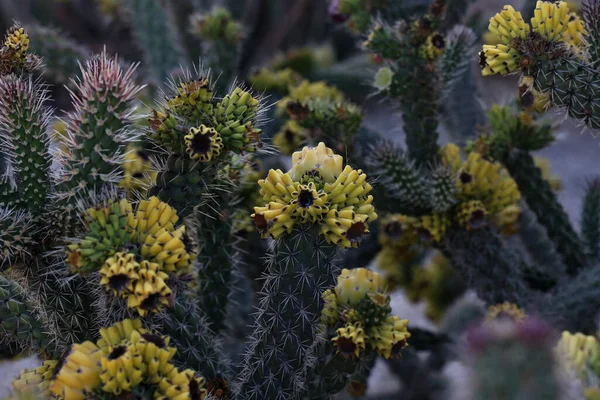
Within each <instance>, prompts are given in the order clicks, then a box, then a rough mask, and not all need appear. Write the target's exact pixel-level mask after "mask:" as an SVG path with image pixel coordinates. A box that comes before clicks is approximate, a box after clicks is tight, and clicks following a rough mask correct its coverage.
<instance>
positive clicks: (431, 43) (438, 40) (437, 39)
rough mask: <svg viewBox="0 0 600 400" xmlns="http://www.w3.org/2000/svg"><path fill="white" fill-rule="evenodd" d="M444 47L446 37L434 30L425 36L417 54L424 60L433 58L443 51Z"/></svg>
mask: <svg viewBox="0 0 600 400" xmlns="http://www.w3.org/2000/svg"><path fill="white" fill-rule="evenodd" d="M445 48H446V39H445V38H444V36H443V35H442V34H441V33H439V32H435V33H432V34H431V35H429V36H428V37H427V40H426V41H425V44H424V45H422V46H421V48H420V49H419V55H420V56H421V58H424V59H426V60H435V59H436V58H438V57H439V56H440V55H442V54H443V53H444V49H445Z"/></svg>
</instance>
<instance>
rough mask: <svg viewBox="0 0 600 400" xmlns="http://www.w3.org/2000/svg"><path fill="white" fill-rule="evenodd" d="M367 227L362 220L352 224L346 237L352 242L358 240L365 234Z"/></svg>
mask: <svg viewBox="0 0 600 400" xmlns="http://www.w3.org/2000/svg"><path fill="white" fill-rule="evenodd" d="M366 230H367V227H366V226H365V224H363V223H362V222H357V223H355V224H352V225H351V226H350V228H349V229H348V231H347V232H346V238H347V239H348V240H349V241H351V242H357V241H359V240H360V239H362V237H363V236H364V235H365V231H366Z"/></svg>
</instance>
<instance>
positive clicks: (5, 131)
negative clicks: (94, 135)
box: [0, 75, 52, 216]
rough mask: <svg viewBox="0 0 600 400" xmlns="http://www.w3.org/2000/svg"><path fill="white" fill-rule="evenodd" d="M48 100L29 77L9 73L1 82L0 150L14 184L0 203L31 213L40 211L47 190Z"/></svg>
mask: <svg viewBox="0 0 600 400" xmlns="http://www.w3.org/2000/svg"><path fill="white" fill-rule="evenodd" d="M47 100H48V94H47V89H46V87H45V86H44V85H42V84H40V83H39V82H36V81H34V80H33V78H32V77H31V76H29V77H23V78H19V77H17V76H15V75H8V76H6V77H4V78H3V79H2V80H1V81H0V132H1V133H0V151H1V152H2V153H4V155H5V157H7V159H8V160H10V166H11V168H12V170H13V172H14V176H13V179H14V181H15V184H16V186H17V187H16V193H13V194H9V198H5V199H3V201H2V202H3V203H5V204H6V205H14V206H17V207H19V208H22V209H25V210H28V211H29V212H30V213H31V214H32V216H39V214H40V213H41V212H42V211H43V208H44V205H45V204H46V199H47V197H48V191H49V189H50V180H49V172H50V171H49V170H50V164H51V159H50V154H49V151H48V150H49V141H50V138H49V136H48V132H47V130H48V125H49V122H50V114H51V112H52V110H51V109H50V108H49V107H47V105H46V104H45V103H46V102H47ZM11 197H12V200H10V198H11ZM7 203H8V204H7Z"/></svg>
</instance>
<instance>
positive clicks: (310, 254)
mask: <svg viewBox="0 0 600 400" xmlns="http://www.w3.org/2000/svg"><path fill="white" fill-rule="evenodd" d="M292 164H293V166H292V169H291V170H290V171H289V172H287V173H283V172H282V171H281V170H270V171H269V174H268V176H267V178H266V179H264V180H260V181H259V184H260V186H261V194H262V195H263V200H264V202H265V206H257V207H255V208H254V214H253V219H254V223H255V225H256V227H257V229H258V230H259V231H260V233H261V235H262V236H263V237H272V238H273V239H275V242H274V243H273V244H272V247H271V249H270V250H269V258H268V264H267V268H268V269H267V276H266V281H265V283H264V286H263V289H262V292H261V301H260V306H259V312H258V314H257V317H256V324H255V328H254V334H253V336H252V342H251V345H250V348H249V350H248V354H247V356H246V359H245V361H244V369H243V371H242V372H241V376H240V381H239V383H238V387H237V389H236V391H237V393H239V394H241V395H243V396H245V398H249V399H265V398H267V399H284V398H285V399H291V398H298V399H299V398H302V396H303V395H304V393H305V391H306V390H307V386H306V384H307V382H306V369H307V368H310V367H311V366H312V365H314V363H315V361H316V360H315V358H314V357H315V356H314V355H312V354H311V353H310V349H311V346H312V344H313V342H314V341H315V339H316V337H317V334H318V332H319V320H320V318H321V311H322V309H323V306H324V302H323V300H322V299H321V293H323V292H324V291H325V290H327V289H329V288H331V287H332V286H333V284H334V281H335V276H336V273H337V270H338V267H337V265H336V262H337V259H338V256H339V249H338V248H339V247H342V248H345V247H357V246H358V245H359V243H360V241H361V240H362V238H363V237H364V236H365V235H366V234H368V233H369V231H368V223H369V222H371V221H373V220H375V219H376V218H377V214H376V213H375V211H374V208H373V206H372V205H371V203H372V201H373V197H372V196H371V195H369V194H368V193H369V192H370V191H371V185H369V184H368V183H367V182H366V178H367V176H366V175H365V174H363V173H362V171H361V170H354V169H353V168H352V167H350V166H346V167H345V168H344V167H343V159H342V157H341V156H339V155H336V154H334V153H333V151H331V150H330V149H328V148H327V147H325V144H323V143H319V145H318V146H317V147H316V148H308V147H305V148H304V149H303V150H302V151H301V152H296V153H294V154H293V156H292Z"/></svg>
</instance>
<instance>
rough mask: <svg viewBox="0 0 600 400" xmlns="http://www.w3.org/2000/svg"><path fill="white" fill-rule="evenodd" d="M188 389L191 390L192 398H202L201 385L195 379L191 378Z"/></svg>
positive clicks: (196, 399) (195, 399)
mask: <svg viewBox="0 0 600 400" xmlns="http://www.w3.org/2000/svg"><path fill="white" fill-rule="evenodd" d="M188 389H189V391H190V399H192V400H200V399H201V398H202V391H201V390H200V385H199V384H198V381H196V380H195V379H191V380H190V384H189V386H188Z"/></svg>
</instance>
